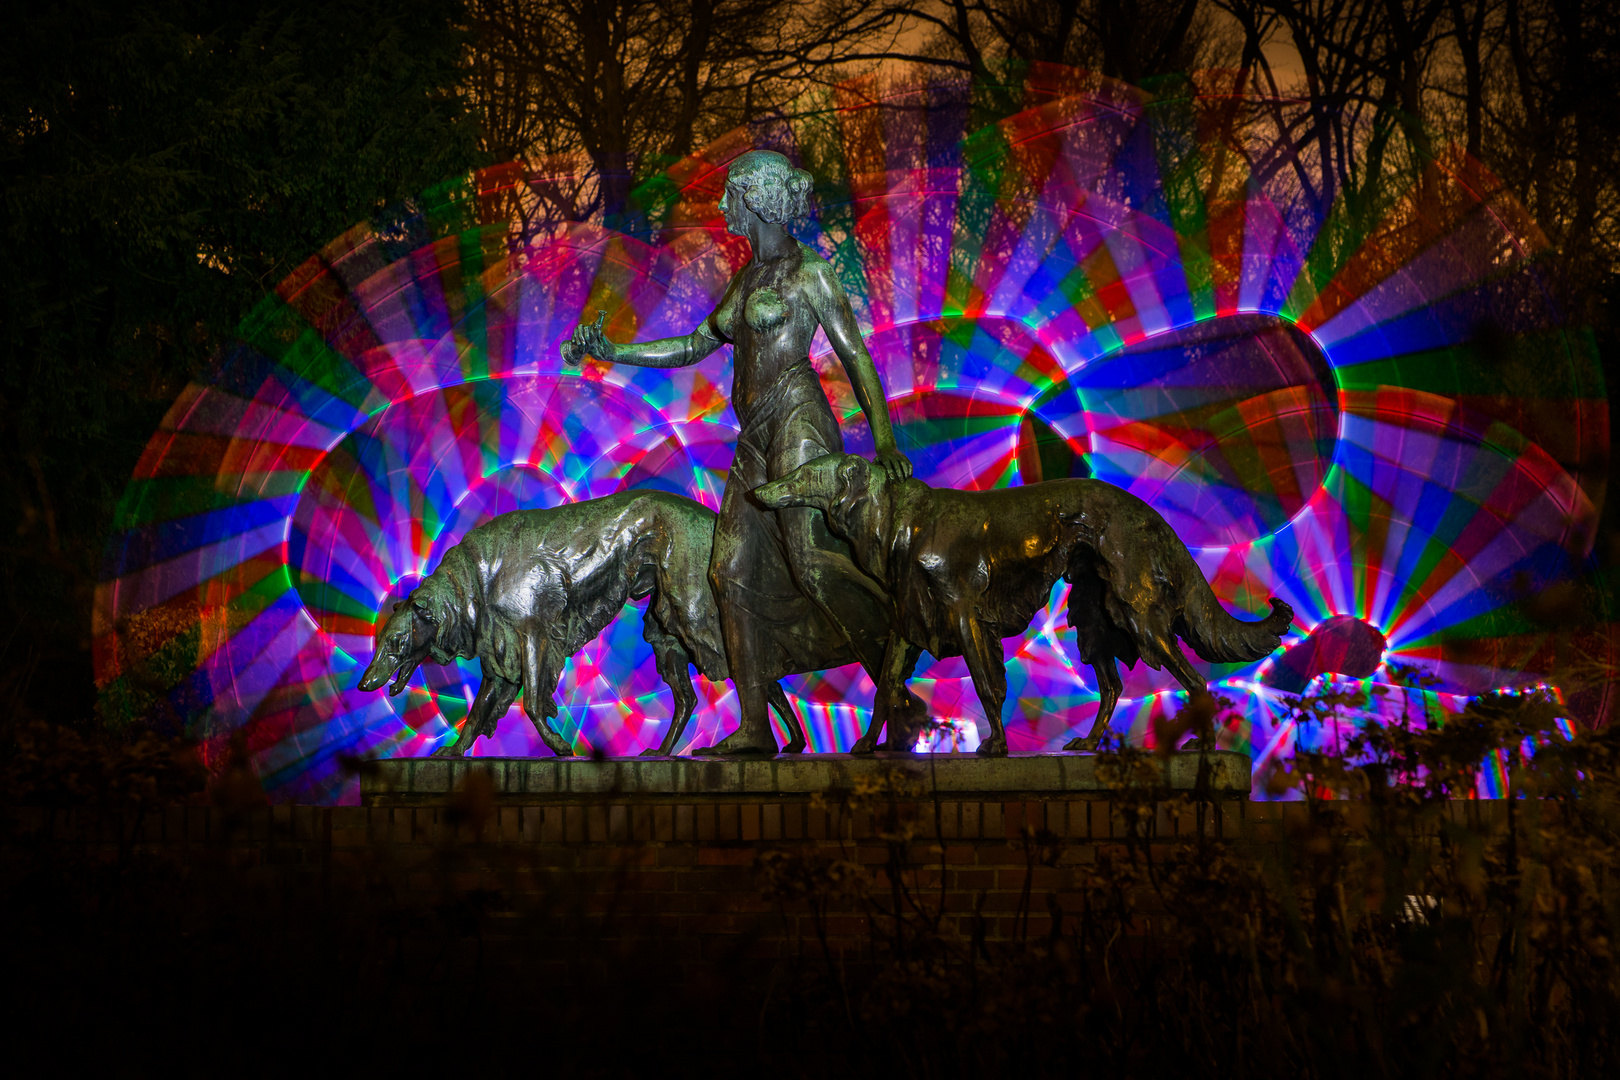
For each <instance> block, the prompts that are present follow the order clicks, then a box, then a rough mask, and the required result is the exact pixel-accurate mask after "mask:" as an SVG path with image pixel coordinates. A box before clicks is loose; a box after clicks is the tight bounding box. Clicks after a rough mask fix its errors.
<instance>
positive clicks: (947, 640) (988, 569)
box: [754, 454, 1294, 754]
mask: <svg viewBox="0 0 1620 1080" xmlns="http://www.w3.org/2000/svg"><path fill="white" fill-rule="evenodd" d="M754 495H755V497H756V498H758V499H759V500H760V502H762V503H764V504H765V505H766V506H769V507H772V508H781V507H784V506H814V507H816V508H817V509H819V510H821V511H822V512H823V513H825V514H826V515H827V523H828V525H829V526H830V527H831V529H832V531H833V532H835V533H837V534H838V535H839V536H842V537H844V538H845V539H846V540H848V541H849V545H850V548H851V550H852V551H853V552H854V554H855V559H856V561H857V562H859V563H860V564H861V566H862V568H863V569H865V570H866V572H867V573H869V574H871V575H872V576H873V577H874V578H876V579H877V580H878V581H880V582H882V583H883V584H884V585H885V586H886V587H887V588H888V589H889V591H890V593H891V594H892V595H893V597H894V602H895V606H896V609H897V612H898V615H897V618H898V620H899V625H898V631H899V634H900V636H902V637H903V638H905V639H906V640H908V641H910V642H911V643H912V644H914V645H917V646H920V647H922V648H924V649H927V650H928V651H929V652H930V653H932V654H933V655H934V656H935V657H937V658H944V657H947V656H962V657H963V658H965V659H966V660H967V665H968V671H969V672H970V673H971V674H972V676H973V688H974V690H975V691H976V692H977V693H978V695H979V702H980V703H981V704H982V705H983V706H984V711H985V717H986V719H987V720H989V722H990V730H991V735H990V737H989V738H988V739H986V740H985V741H984V742H982V743H981V744H980V745H979V753H981V754H1005V753H1006V752H1007V736H1006V732H1005V731H1004V730H1003V728H1002V724H1001V708H1002V705H1003V703H1004V702H1005V700H1006V696H1007V673H1006V665H1005V664H1004V662H1003V660H1002V653H1001V641H1000V639H1001V638H1003V637H1009V636H1011V635H1013V634H1019V633H1022V632H1023V631H1024V629H1025V628H1026V627H1027V626H1028V625H1029V623H1030V621H1031V620H1032V619H1033V618H1034V617H1035V614H1036V613H1037V612H1038V611H1040V609H1041V608H1042V607H1044V606H1045V605H1046V602H1047V598H1048V596H1049V594H1050V592H1051V588H1052V585H1053V584H1054V583H1056V581H1057V579H1058V578H1060V577H1062V578H1066V579H1067V580H1068V581H1069V582H1070V583H1071V585H1072V586H1073V588H1072V590H1071V592H1070V593H1069V612H1068V614H1069V624H1070V625H1071V626H1073V627H1074V628H1075V631H1076V637H1077V638H1078V643H1079V648H1080V659H1081V660H1082V661H1084V662H1085V663H1087V664H1090V665H1091V667H1092V670H1093V671H1095V672H1096V675H1097V689H1098V696H1099V699H1100V700H1099V702H1098V705H1097V718H1096V721H1095V722H1094V723H1093V725H1092V729H1091V732H1090V734H1089V735H1088V736H1085V737H1077V738H1075V739H1073V740H1071V741H1070V742H1069V743H1068V744H1067V745H1066V746H1065V747H1064V749H1065V750H1094V749H1095V748H1096V746H1097V743H1098V742H1099V741H1100V740H1101V738H1102V736H1103V734H1104V733H1105V732H1106V731H1107V730H1108V722H1109V720H1110V718H1111V717H1112V716H1113V712H1114V706H1115V704H1117V703H1118V701H1119V695H1120V691H1121V690H1122V689H1123V684H1122V683H1121V681H1120V676H1119V669H1118V667H1117V666H1116V664H1115V661H1116V660H1122V661H1124V662H1125V663H1126V664H1127V665H1129V666H1132V667H1134V666H1135V665H1136V662H1137V661H1138V660H1145V661H1146V662H1147V664H1148V666H1149V667H1152V668H1154V669H1156V670H1157V669H1160V668H1169V669H1170V672H1171V674H1173V675H1174V676H1175V678H1176V680H1177V681H1178V682H1180V683H1181V685H1182V686H1183V687H1185V688H1186V689H1187V691H1188V692H1189V693H1192V694H1195V695H1196V694H1205V693H1207V692H1208V687H1207V686H1206V685H1205V683H1204V680H1203V679H1202V678H1200V677H1199V675H1198V672H1197V671H1196V670H1195V669H1194V668H1193V666H1192V665H1191V664H1190V663H1188V662H1187V658H1186V657H1185V656H1183V655H1182V652H1181V650H1180V648H1178V647H1177V645H1176V638H1177V637H1178V636H1179V637H1180V638H1182V639H1183V640H1184V641H1186V642H1187V644H1188V645H1190V646H1191V647H1192V650H1193V652H1195V653H1197V654H1198V656H1199V657H1201V658H1202V659H1204V660H1206V661H1210V662H1215V663H1241V662H1247V661H1252V660H1258V659H1260V658H1261V657H1263V656H1265V655H1266V654H1267V653H1269V652H1271V651H1272V650H1273V649H1275V648H1276V647H1277V646H1278V644H1280V642H1281V637H1282V634H1283V632H1284V631H1285V630H1287V629H1288V626H1289V624H1290V623H1291V622H1292V621H1293V618H1294V612H1293V609H1292V608H1290V607H1289V606H1288V605H1287V604H1285V603H1283V602H1282V601H1281V600H1278V599H1275V598H1273V599H1272V601H1271V614H1270V615H1268V616H1267V617H1266V618H1264V619H1262V620H1260V621H1259V622H1244V621H1242V620H1240V619H1236V618H1233V617H1232V616H1231V615H1229V614H1227V612H1226V610H1225V609H1224V608H1222V607H1221V605H1220V602H1219V601H1218V600H1216V599H1215V593H1214V591H1213V590H1211V589H1210V587H1209V582H1208V581H1207V580H1205V578H1204V575H1203V573H1202V572H1201V571H1199V569H1198V564H1197V563H1195V562H1193V558H1192V554H1191V553H1190V552H1189V551H1188V550H1187V546H1186V545H1185V544H1183V543H1182V542H1181V540H1180V538H1179V537H1177V536H1176V534H1175V533H1174V532H1173V531H1172V530H1171V528H1170V526H1169V524H1167V523H1166V522H1165V520H1164V518H1162V517H1160V516H1159V514H1158V513H1157V512H1156V511H1155V510H1154V509H1153V508H1152V507H1151V506H1149V505H1148V504H1147V503H1145V502H1143V501H1142V500H1141V499H1138V498H1137V497H1136V496H1134V495H1132V494H1131V493H1130V492H1128V491H1125V490H1123V489H1122V488H1118V487H1115V486H1114V485H1112V484H1108V483H1105V482H1103V481H1100V480H1051V481H1047V482H1045V483H1039V484H1028V485H1025V486H1023V487H1014V488H1004V489H1000V490H996V491H956V490H952V489H949V488H933V487H929V486H928V485H927V484H925V483H923V482H922V481H920V480H916V479H911V480H905V481H902V482H899V483H895V482H893V481H891V480H889V479H888V478H887V477H886V476H885V475H884V473H883V471H882V470H881V469H877V468H875V467H874V466H873V465H872V464H871V463H870V462H868V461H866V460H865V459H864V458H860V457H855V456H852V455H848V454H827V455H825V456H823V457H819V458H816V459H815V460H814V461H809V462H806V463H805V464H804V465H801V466H800V467H799V468H797V469H795V470H794V471H793V472H791V473H789V474H788V475H787V476H784V477H782V478H781V479H779V480H775V481H772V482H771V483H769V484H763V485H761V486H760V487H758V488H755V489H754ZM876 729H877V724H876V723H874V724H873V725H872V728H871V729H869V730H868V731H867V732H866V734H865V735H863V736H862V738H861V739H860V741H859V742H857V743H856V744H855V746H854V748H853V750H854V751H855V752H869V751H871V750H872V749H873V748H874V747H875V746H876V737H877V730H876Z"/></svg>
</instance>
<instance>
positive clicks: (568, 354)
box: [562, 311, 617, 365]
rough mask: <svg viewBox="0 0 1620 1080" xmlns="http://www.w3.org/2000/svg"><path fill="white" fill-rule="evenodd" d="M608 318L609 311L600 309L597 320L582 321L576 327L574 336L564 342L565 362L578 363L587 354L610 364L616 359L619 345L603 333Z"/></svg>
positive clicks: (563, 356)
mask: <svg viewBox="0 0 1620 1080" xmlns="http://www.w3.org/2000/svg"><path fill="white" fill-rule="evenodd" d="M606 318H607V312H605V311H598V312H597V313H596V322H594V323H589V324H587V323H580V324H579V325H578V326H576V327H574V336H573V337H571V338H569V339H568V340H567V341H565V342H563V346H562V358H563V363H565V364H569V365H573V364H577V363H579V362H580V361H582V360H584V359H585V358H586V357H587V356H594V357H596V358H597V359H598V360H601V361H603V362H605V363H609V364H611V363H612V362H613V361H614V359H615V354H616V351H617V347H616V346H615V345H614V344H613V342H611V341H609V340H608V339H607V335H605V334H603V333H602V322H603V320H605V319H606Z"/></svg>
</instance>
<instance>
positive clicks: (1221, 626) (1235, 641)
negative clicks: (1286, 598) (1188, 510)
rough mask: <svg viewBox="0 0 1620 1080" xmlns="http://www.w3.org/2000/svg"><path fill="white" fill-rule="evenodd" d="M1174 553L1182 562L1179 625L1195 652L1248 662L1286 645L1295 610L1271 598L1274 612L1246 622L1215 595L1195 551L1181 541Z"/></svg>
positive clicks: (1212, 659) (1210, 658) (1213, 659)
mask: <svg viewBox="0 0 1620 1080" xmlns="http://www.w3.org/2000/svg"><path fill="white" fill-rule="evenodd" d="M1175 547H1176V548H1177V549H1178V550H1177V551H1176V552H1175V555H1174V556H1173V558H1174V561H1175V562H1177V563H1178V564H1182V565H1178V566H1177V567H1176V571H1177V573H1175V574H1174V575H1173V577H1174V578H1179V579H1180V584H1181V591H1182V600H1183V607H1182V617H1181V625H1180V626H1178V627H1176V632H1177V633H1179V634H1180V635H1181V637H1182V639H1183V640H1184V641H1186V642H1187V644H1188V645H1191V646H1192V651H1193V652H1195V653H1197V654H1198V656H1199V658H1200V659H1202V660H1205V661H1207V662H1209V663H1211V664H1246V663H1248V662H1250V661H1252V660H1258V659H1260V658H1261V657H1263V656H1265V655H1266V654H1267V653H1269V652H1271V651H1272V650H1273V649H1275V648H1276V647H1277V646H1278V645H1280V644H1282V636H1283V634H1284V633H1286V632H1287V630H1288V626H1289V624H1290V623H1292V622H1293V621H1294V609H1293V608H1291V607H1289V606H1288V605H1287V604H1285V603H1283V602H1282V601H1281V600H1279V599H1277V598H1276V597H1275V596H1273V597H1272V598H1271V614H1269V615H1267V616H1266V617H1265V618H1264V619H1261V620H1259V621H1258V622H1245V621H1243V620H1242V619H1238V618H1235V617H1233V616H1232V615H1230V614H1228V613H1227V611H1226V609H1225V608H1223V607H1222V606H1221V602H1220V601H1219V600H1217V599H1216V598H1215V590H1214V589H1211V588H1210V587H1209V581H1208V580H1207V579H1205V577H1204V573H1203V571H1202V570H1200V569H1198V564H1197V563H1196V562H1194V561H1193V557H1192V553H1191V552H1189V551H1188V550H1187V549H1186V548H1185V547H1184V546H1182V545H1181V544H1179V543H1178V544H1176V545H1175Z"/></svg>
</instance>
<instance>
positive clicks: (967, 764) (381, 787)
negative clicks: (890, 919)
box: [360, 750, 1251, 806]
mask: <svg viewBox="0 0 1620 1080" xmlns="http://www.w3.org/2000/svg"><path fill="white" fill-rule="evenodd" d="M1101 760H1102V759H1100V758H1098V757H1096V756H1094V755H1091V754H1012V755H1009V756H1008V757H1004V758H982V757H979V756H978V755H976V754H890V753H880V754H872V755H866V756H861V757H855V756H852V755H849V754H783V755H779V756H777V757H774V758H752V759H750V758H689V757H669V758H653V757H637V758H606V759H602V760H595V761H593V760H590V759H588V758H488V757H485V758H460V759H456V758H395V759H392V760H386V761H378V762H375V763H373V764H372V765H370V766H368V767H367V769H366V771H365V772H364V773H363V774H362V776H361V780H360V798H361V802H362V803H363V804H364V805H366V806H408V805H431V804H434V803H438V802H443V801H445V800H447V799H448V798H449V797H450V796H451V795H453V794H454V793H455V792H457V791H459V790H461V788H462V787H463V786H464V785H465V783H466V779H467V776H468V775H469V774H470V773H473V772H480V773H483V774H485V775H487V776H488V777H489V779H490V780H491V782H492V783H493V785H494V794H495V796H496V797H497V798H498V799H500V800H501V801H503V802H512V803H525V804H530V805H534V804H544V803H553V802H559V803H566V802H574V801H580V800H587V801H600V800H601V799H602V798H603V797H604V796H606V797H610V798H611V799H612V800H613V801H614V802H639V801H650V802H669V801H672V800H678V801H680V802H683V803H690V802H701V801H705V800H718V801H737V800H744V801H750V802H758V801H761V800H780V801H796V800H807V799H809V798H811V797H812V796H814V795H818V794H819V795H826V794H829V793H836V792H848V791H851V790H854V789H855V788H856V787H857V786H859V785H861V783H862V781H866V782H868V783H870V782H873V781H877V780H880V779H883V778H885V777H886V776H888V775H890V774H893V773H901V774H903V775H904V776H905V777H906V778H907V779H909V780H910V781H912V783H913V785H914V786H917V787H920V790H921V792H922V793H925V794H933V795H942V796H949V797H951V798H952V799H964V798H973V797H980V798H991V799H995V800H998V801H1005V800H1014V799H1018V800H1027V799H1036V800H1040V799H1052V798H1061V799H1073V798H1106V797H1107V796H1108V795H1109V794H1110V793H1111V792H1117V791H1118V790H1119V785H1118V784H1117V783H1114V784H1110V783H1109V782H1108V781H1106V780H1105V779H1104V778H1102V777H1099V776H1098V763H1099V762H1100V761H1101ZM1149 767H1150V768H1151V769H1152V770H1154V771H1155V772H1156V773H1157V775H1156V777H1154V778H1152V786H1153V787H1156V788H1160V789H1164V790H1169V791H1192V790H1194V789H1195V788H1196V787H1197V785H1198V780H1199V771H1200V769H1201V768H1207V769H1208V783H1209V789H1208V790H1209V791H1210V792H1211V793H1212V794H1214V795H1216V796H1218V797H1223V798H1244V797H1247V796H1248V794H1249V791H1250V768H1251V763H1250V760H1249V758H1248V756H1247V755H1244V754H1240V753H1236V752H1234V751H1227V750H1222V751H1214V752H1211V753H1207V754H1199V753H1180V754H1172V755H1170V756H1169V757H1167V758H1157V757H1155V758H1152V759H1150V766H1149Z"/></svg>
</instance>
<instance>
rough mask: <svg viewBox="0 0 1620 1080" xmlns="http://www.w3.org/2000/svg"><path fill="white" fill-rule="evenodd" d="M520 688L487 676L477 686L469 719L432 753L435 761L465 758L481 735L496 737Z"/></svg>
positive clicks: (492, 676)
mask: <svg viewBox="0 0 1620 1080" xmlns="http://www.w3.org/2000/svg"><path fill="white" fill-rule="evenodd" d="M518 689H519V686H518V684H517V683H515V682H508V681H507V680H505V679H503V678H501V677H500V676H499V675H491V674H489V673H487V672H486V673H485V675H484V678H483V681H481V682H480V683H479V684H478V693H477V695H475V696H474V697H473V703H472V708H471V709H469V710H467V719H465V720H463V721H462V722H461V730H460V731H459V732H458V733H457V734H456V737H455V738H454V739H451V740H450V741H449V742H447V743H445V744H444V745H443V746H441V747H439V748H438V749H437V750H435V751H433V756H434V757H463V756H465V755H466V753H467V751H468V750H471V749H472V745H473V743H475V742H477V741H478V737H479V736H480V735H493V734H495V727H496V725H497V724H499V723H500V722H501V717H503V716H505V715H506V710H507V709H509V708H511V707H512V702H514V701H516V700H517V695H518Z"/></svg>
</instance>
